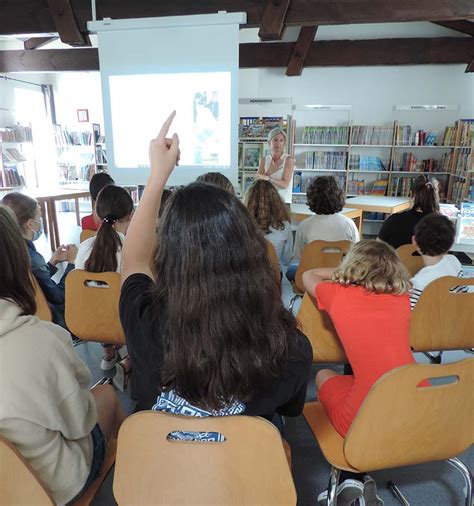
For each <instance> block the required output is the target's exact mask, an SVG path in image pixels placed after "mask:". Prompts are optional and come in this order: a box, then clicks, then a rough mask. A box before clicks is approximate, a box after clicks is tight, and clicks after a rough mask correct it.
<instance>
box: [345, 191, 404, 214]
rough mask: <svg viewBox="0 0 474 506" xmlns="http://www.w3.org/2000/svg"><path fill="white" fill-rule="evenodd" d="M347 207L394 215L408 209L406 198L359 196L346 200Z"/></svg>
mask: <svg viewBox="0 0 474 506" xmlns="http://www.w3.org/2000/svg"><path fill="white" fill-rule="evenodd" d="M346 204H347V205H348V206H349V207H355V208H356V209H360V210H361V211H365V212H370V213H385V214H394V213H399V212H400V211H405V210H406V209H410V207H411V203H410V199H409V198H408V197H381V196H377V195H361V196H360V197H353V198H349V199H347V200H346Z"/></svg>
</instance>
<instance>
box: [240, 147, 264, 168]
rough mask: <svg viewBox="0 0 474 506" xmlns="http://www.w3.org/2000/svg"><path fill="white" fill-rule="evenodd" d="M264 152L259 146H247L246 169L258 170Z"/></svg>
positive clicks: (245, 155)
mask: <svg viewBox="0 0 474 506" xmlns="http://www.w3.org/2000/svg"><path fill="white" fill-rule="evenodd" d="M261 156H262V151H261V149H260V147H259V146H245V149H244V167H249V168H258V164H259V163H260V158H261Z"/></svg>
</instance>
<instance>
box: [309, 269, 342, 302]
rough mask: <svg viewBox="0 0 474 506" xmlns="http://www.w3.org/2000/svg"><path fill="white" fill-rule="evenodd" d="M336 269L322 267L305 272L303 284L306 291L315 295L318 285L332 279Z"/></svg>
mask: <svg viewBox="0 0 474 506" xmlns="http://www.w3.org/2000/svg"><path fill="white" fill-rule="evenodd" d="M335 270H336V269H335V268H334V267H321V268H319V269H311V270H309V271H306V272H303V285H304V287H305V288H306V291H307V292H309V293H310V294H311V295H314V291H315V289H316V286H317V285H319V283H321V282H323V281H327V280H329V279H332V276H333V274H334V271H335Z"/></svg>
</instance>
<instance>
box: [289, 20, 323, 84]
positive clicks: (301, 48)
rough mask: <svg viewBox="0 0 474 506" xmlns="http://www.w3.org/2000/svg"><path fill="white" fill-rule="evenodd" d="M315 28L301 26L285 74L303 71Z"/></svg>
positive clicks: (299, 73) (293, 74)
mask: <svg viewBox="0 0 474 506" xmlns="http://www.w3.org/2000/svg"><path fill="white" fill-rule="evenodd" d="M317 29H318V27H317V26H302V27H301V29H300V33H299V35H298V40H297V41H296V42H295V45H294V47H293V51H292V52H291V56H290V61H289V62H288V67H287V68H286V75H287V76H300V75H301V73H302V72H303V68H304V62H305V60H306V56H307V55H308V51H309V50H310V48H311V44H312V43H313V41H314V37H315V36H316V31H317Z"/></svg>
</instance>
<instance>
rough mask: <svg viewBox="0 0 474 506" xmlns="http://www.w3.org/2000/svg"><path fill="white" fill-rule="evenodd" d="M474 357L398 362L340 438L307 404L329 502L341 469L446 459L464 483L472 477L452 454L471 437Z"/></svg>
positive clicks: (363, 470)
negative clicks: (324, 465)
mask: <svg viewBox="0 0 474 506" xmlns="http://www.w3.org/2000/svg"><path fill="white" fill-rule="evenodd" d="M473 376H474V358H470V359H466V360H463V361H461V362H457V363H454V364H448V365H432V364H430V365H421V364H411V365H405V366H401V367H398V368H397V369H394V370H392V371H390V372H388V373H387V374H385V375H384V376H382V377H381V378H380V379H379V380H378V381H377V383H375V385H373V387H372V389H371V390H370V392H369V394H368V395H367V397H366V399H365V400H364V402H363V404H362V406H361V408H360V409H359V412H358V414H357V416H356V418H355V419H354V421H353V423H352V425H351V427H350V429H349V432H348V434H347V435H346V437H345V438H342V437H341V436H340V435H339V434H338V433H337V432H336V430H335V429H334V427H333V426H332V424H331V422H330V421H329V419H328V417H327V416H326V413H325V411H324V409H323V407H322V405H321V404H320V403H319V402H310V403H307V404H306V405H305V407H304V416H305V418H306V420H307V422H308V424H309V426H310V427H311V430H312V431H313V433H314V435H315V436H316V439H317V441H318V443H319V446H320V448H321V450H322V452H323V454H324V457H325V458H326V460H327V461H328V462H329V463H330V464H331V466H332V470H331V477H330V480H329V486H328V501H327V504H328V505H334V504H336V502H335V496H336V488H337V484H338V480H339V473H340V470H341V469H343V470H346V471H351V472H354V473H367V472H370V471H376V470H379V469H390V468H393V467H399V466H407V465H413V464H422V463H427V462H433V461H440V460H447V461H448V462H449V463H450V464H451V465H453V466H454V467H456V469H458V470H459V471H460V472H461V473H462V474H463V477H464V479H465V482H466V486H467V494H466V503H465V504H466V506H471V505H472V477H471V476H470V472H469V470H468V469H467V467H466V466H464V464H463V463H462V462H460V461H459V460H458V459H456V458H455V456H456V455H459V454H460V453H462V452H463V451H464V450H466V449H468V448H469V447H470V446H471V444H473V441H474V417H473V411H472V409H468V406H471V405H472V378H473ZM447 377H451V378H452V377H454V378H455V381H454V382H451V383H448V384H435V385H431V386H428V387H420V386H419V384H420V382H421V381H423V380H424V379H427V378H447Z"/></svg>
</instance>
